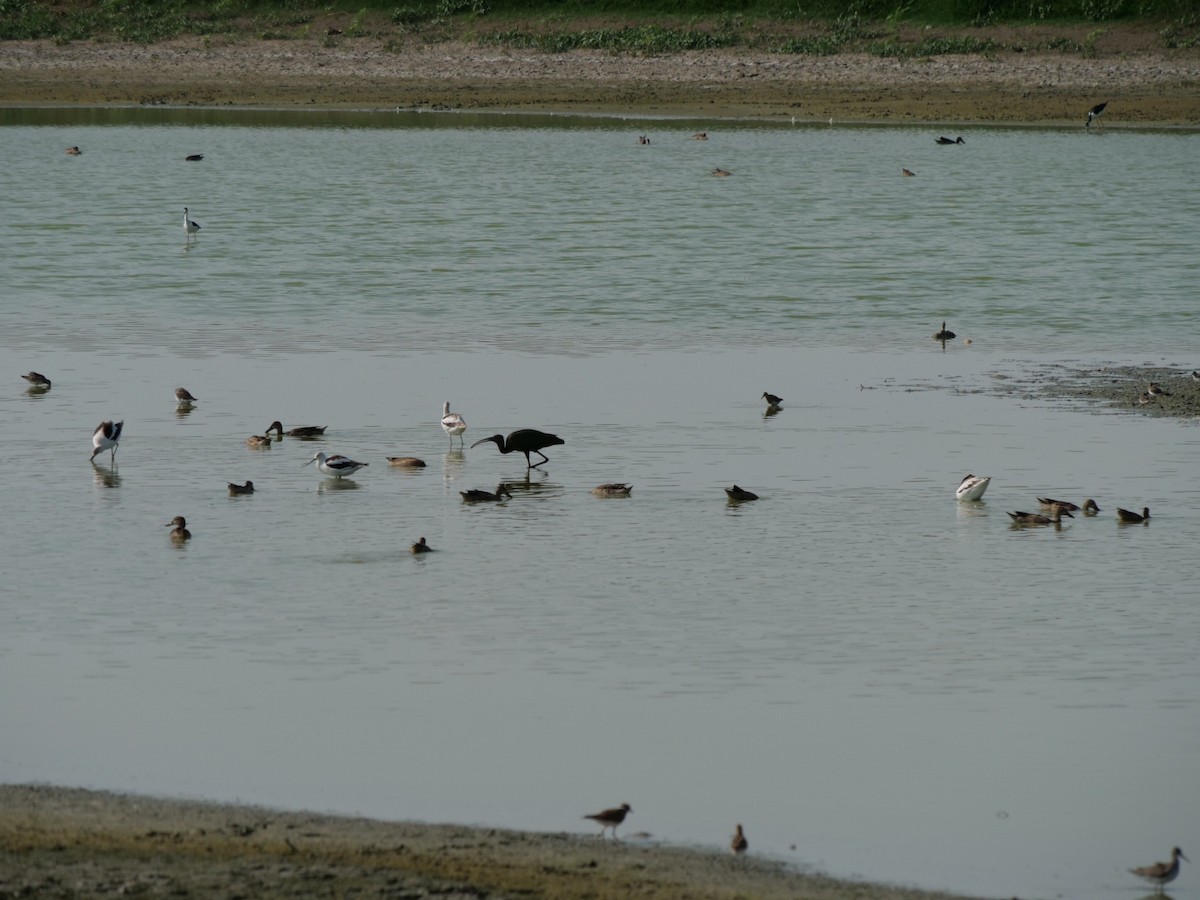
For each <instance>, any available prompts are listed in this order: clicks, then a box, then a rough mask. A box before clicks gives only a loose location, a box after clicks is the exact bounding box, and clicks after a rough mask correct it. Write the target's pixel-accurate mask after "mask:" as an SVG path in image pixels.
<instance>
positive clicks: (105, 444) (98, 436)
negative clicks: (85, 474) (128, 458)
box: [92, 422, 125, 463]
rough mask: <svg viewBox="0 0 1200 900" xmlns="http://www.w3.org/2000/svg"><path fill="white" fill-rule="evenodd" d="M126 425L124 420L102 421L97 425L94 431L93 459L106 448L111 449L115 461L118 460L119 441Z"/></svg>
mask: <svg viewBox="0 0 1200 900" xmlns="http://www.w3.org/2000/svg"><path fill="white" fill-rule="evenodd" d="M124 427H125V423H124V422H101V423H100V424H99V425H97V426H96V430H95V431H94V432H92V460H93V461H95V459H96V456H97V455H99V454H101V453H103V452H104V451H105V450H109V451H111V453H112V457H111V458H112V461H113V462H114V463H115V462H116V461H117V443H118V442H119V441H120V440H121V429H122V428H124Z"/></svg>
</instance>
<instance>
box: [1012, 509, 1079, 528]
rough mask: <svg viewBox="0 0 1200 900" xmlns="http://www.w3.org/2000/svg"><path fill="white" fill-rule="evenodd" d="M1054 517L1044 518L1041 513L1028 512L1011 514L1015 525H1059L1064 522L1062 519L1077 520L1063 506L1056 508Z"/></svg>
mask: <svg viewBox="0 0 1200 900" xmlns="http://www.w3.org/2000/svg"><path fill="white" fill-rule="evenodd" d="M1053 512H1054V515H1052V516H1043V515H1042V514H1041V513H1027V512H1010V513H1009V514H1008V516H1009V518H1010V519H1012V520H1013V524H1014V525H1058V524H1060V523H1061V522H1062V517H1063V516H1066V517H1067V518H1068V519H1073V518H1075V517H1074V516H1073V515H1071V513H1070V512H1069V511H1067V510H1065V509H1063V508H1062V507H1061V506H1056V507H1054V510H1053Z"/></svg>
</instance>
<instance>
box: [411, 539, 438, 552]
mask: <svg viewBox="0 0 1200 900" xmlns="http://www.w3.org/2000/svg"><path fill="white" fill-rule="evenodd" d="M409 549H410V550H412V552H413V553H432V552H433V548H432V547H430V546H429V545H428V544H427V543H425V538H421V539H420V540H419V541H417V542H416V543H415V544H413V545H412V547H410V548H409Z"/></svg>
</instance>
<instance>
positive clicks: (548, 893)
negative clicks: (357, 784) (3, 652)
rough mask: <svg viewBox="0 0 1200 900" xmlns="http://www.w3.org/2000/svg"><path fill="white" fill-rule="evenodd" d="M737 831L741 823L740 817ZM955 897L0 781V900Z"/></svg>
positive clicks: (700, 854) (686, 854)
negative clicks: (120, 899)
mask: <svg viewBox="0 0 1200 900" xmlns="http://www.w3.org/2000/svg"><path fill="white" fill-rule="evenodd" d="M731 827H732V826H731ZM129 895H134V896H140V897H228V898H234V897H253V898H255V900H282V898H311V897H391V898H404V900H419V898H423V897H432V896H437V897H440V898H443V900H474V898H483V897H492V898H501V897H518V896H519V897H535V898H564V900H565V898H581V900H582V898H589V900H609V898H611V900H617V898H620V900H626V898H629V897H645V898H653V900H674V898H679V900H683V898H691V900H706V898H713V900H733V898H749V897H754V898H762V900H775V898H779V900H785V898H786V900H837V898H856V900H938V898H942V900H951V897H952V895H949V894H940V893H929V892H924V891H917V890H910V889H905V888H897V887H888V886H880V885H870V884H864V883H861V882H839V881H834V880H832V879H829V878H826V877H824V876H820V875H810V874H799V873H797V872H796V871H794V870H793V869H791V868H790V867H788V866H785V865H784V864H782V863H779V862H772V861H769V860H762V859H756V858H755V857H754V856H752V855H751V856H748V857H738V858H735V857H733V856H732V855H731V854H728V853H723V854H722V853H715V852H711V851H704V850H694V849H685V848H678V847H666V846H661V845H657V844H653V843H650V842H646V841H636V840H632V839H626V840H623V841H620V842H616V843H614V842H613V841H611V840H607V841H605V840H601V839H600V838H597V837H596V836H595V834H594V833H591V834H588V833H583V832H581V833H580V834H537V833H531V832H519V831H502V830H498V829H493V828H467V827H460V826H454V825H421V824H415V823H407V822H378V821H371V820H368V819H356V818H349V817H339V816H327V815H318V814H313V813H295V812H279V811H276V810H269V809H262V808H258V807H250V806H234V805H223V804H209V803H198V802H194V801H180V800H166V799H153V798H147V797H137V796H131V795H126V794H111V793H103V792H96V791H86V790H79V789H73V788H59V787H49V786H43V785H38V786H30V785H0V898H3V897H40V898H68V897H70V898H77V897H96V898H101V897H116V896H129Z"/></svg>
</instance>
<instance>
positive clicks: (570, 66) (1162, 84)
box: [0, 26, 1200, 128]
mask: <svg viewBox="0 0 1200 900" xmlns="http://www.w3.org/2000/svg"><path fill="white" fill-rule="evenodd" d="M972 33H973V34H975V33H976V32H974V31H973V32H972ZM1053 33H1054V34H1057V32H1053ZM982 36H985V37H986V36H987V35H986V34H985V33H984V34H982ZM998 37H1001V38H1003V40H1004V41H1005V46H1007V47H1009V48H1011V49H1005V50H998V51H996V52H994V53H989V54H986V55H983V54H974V55H954V56H935V57H924V58H912V59H896V58H884V57H878V56H872V55H868V54H865V53H844V54H838V55H832V56H813V55H786V54H776V53H765V52H751V51H744V50H717V51H708V52H685V53H676V54H668V55H637V54H615V53H610V52H605V51H590V50H578V51H573V52H570V53H561V54H552V53H542V52H539V51H536V50H509V49H503V48H495V47H487V46H482V45H479V44H476V43H471V42H467V41H447V42H443V43H434V44H424V43H419V42H415V41H414V42H399V43H397V42H394V41H384V40H380V39H371V38H356V39H349V38H346V39H340V38H339V39H337V40H336V41H330V40H318V39H301V40H272V41H268V40H254V39H251V38H240V39H239V38H220V39H203V38H196V37H190V38H182V39H178V40H172V41H166V42H163V43H158V44H150V45H141V44H120V43H102V42H74V43H67V44H63V45H58V44H55V43H52V42H49V41H27V42H13V41H10V42H5V43H0V104H4V105H10V106H16V105H46V104H70V105H99V104H114V105H121V104H145V105H172V106H187V105H200V106H225V105H237V106H265V107H297V106H301V107H322V108H326V107H335V108H336V107H344V108H359V109H372V108H397V107H399V108H405V109H409V108H414V109H430V108H433V109H443V108H445V109H476V110H497V111H500V110H508V111H551V112H576V113H610V114H620V115H677V116H678V115H686V116H692V117H703V118H720V117H729V116H738V117H756V118H768V119H770V118H775V119H784V118H788V119H790V118H791V117H795V119H796V120H797V121H826V120H828V119H830V118H833V119H835V120H837V121H840V122H852V121H886V122H897V123H901V122H946V123H960V124H966V123H973V122H999V123H1029V124H1041V123H1053V124H1077V125H1080V126H1082V125H1083V122H1084V118H1085V113H1086V111H1087V110H1088V109H1089V108H1090V107H1091V106H1093V105H1094V104H1095V103H1097V102H1100V101H1101V100H1107V101H1108V102H1109V108H1108V111H1107V115H1106V116H1105V125H1106V126H1107V127H1110V128H1113V127H1115V128H1120V127H1122V126H1128V125H1138V126H1145V125H1167V126H1186V127H1195V126H1200V49H1195V48H1193V49H1189V50H1164V49H1157V48H1156V47H1155V46H1154V39H1153V36H1152V34H1149V35H1148V34H1147V29H1146V28H1144V27H1132V26H1131V27H1127V28H1125V29H1124V30H1121V29H1118V28H1111V29H1108V30H1107V32H1106V34H1105V37H1104V40H1103V42H1101V43H1099V44H1098V45H1097V46H1098V47H1099V48H1100V49H1099V50H1097V51H1096V53H1095V55H1093V56H1085V55H1083V54H1080V53H1067V52H1054V51H1037V50H1029V51H1026V50H1024V49H1023V48H1024V45H1025V44H1028V45H1029V46H1030V47H1039V46H1045V44H1046V42H1047V41H1049V40H1051V39H1052V38H1051V32H1050V31H1049V30H1047V31H1046V33H1044V34H1039V33H1036V32H1035V31H1034V30H1029V31H1028V33H1022V34H1016V35H1014V34H1013V33H1011V32H1009V33H1005V34H1003V35H998Z"/></svg>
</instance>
